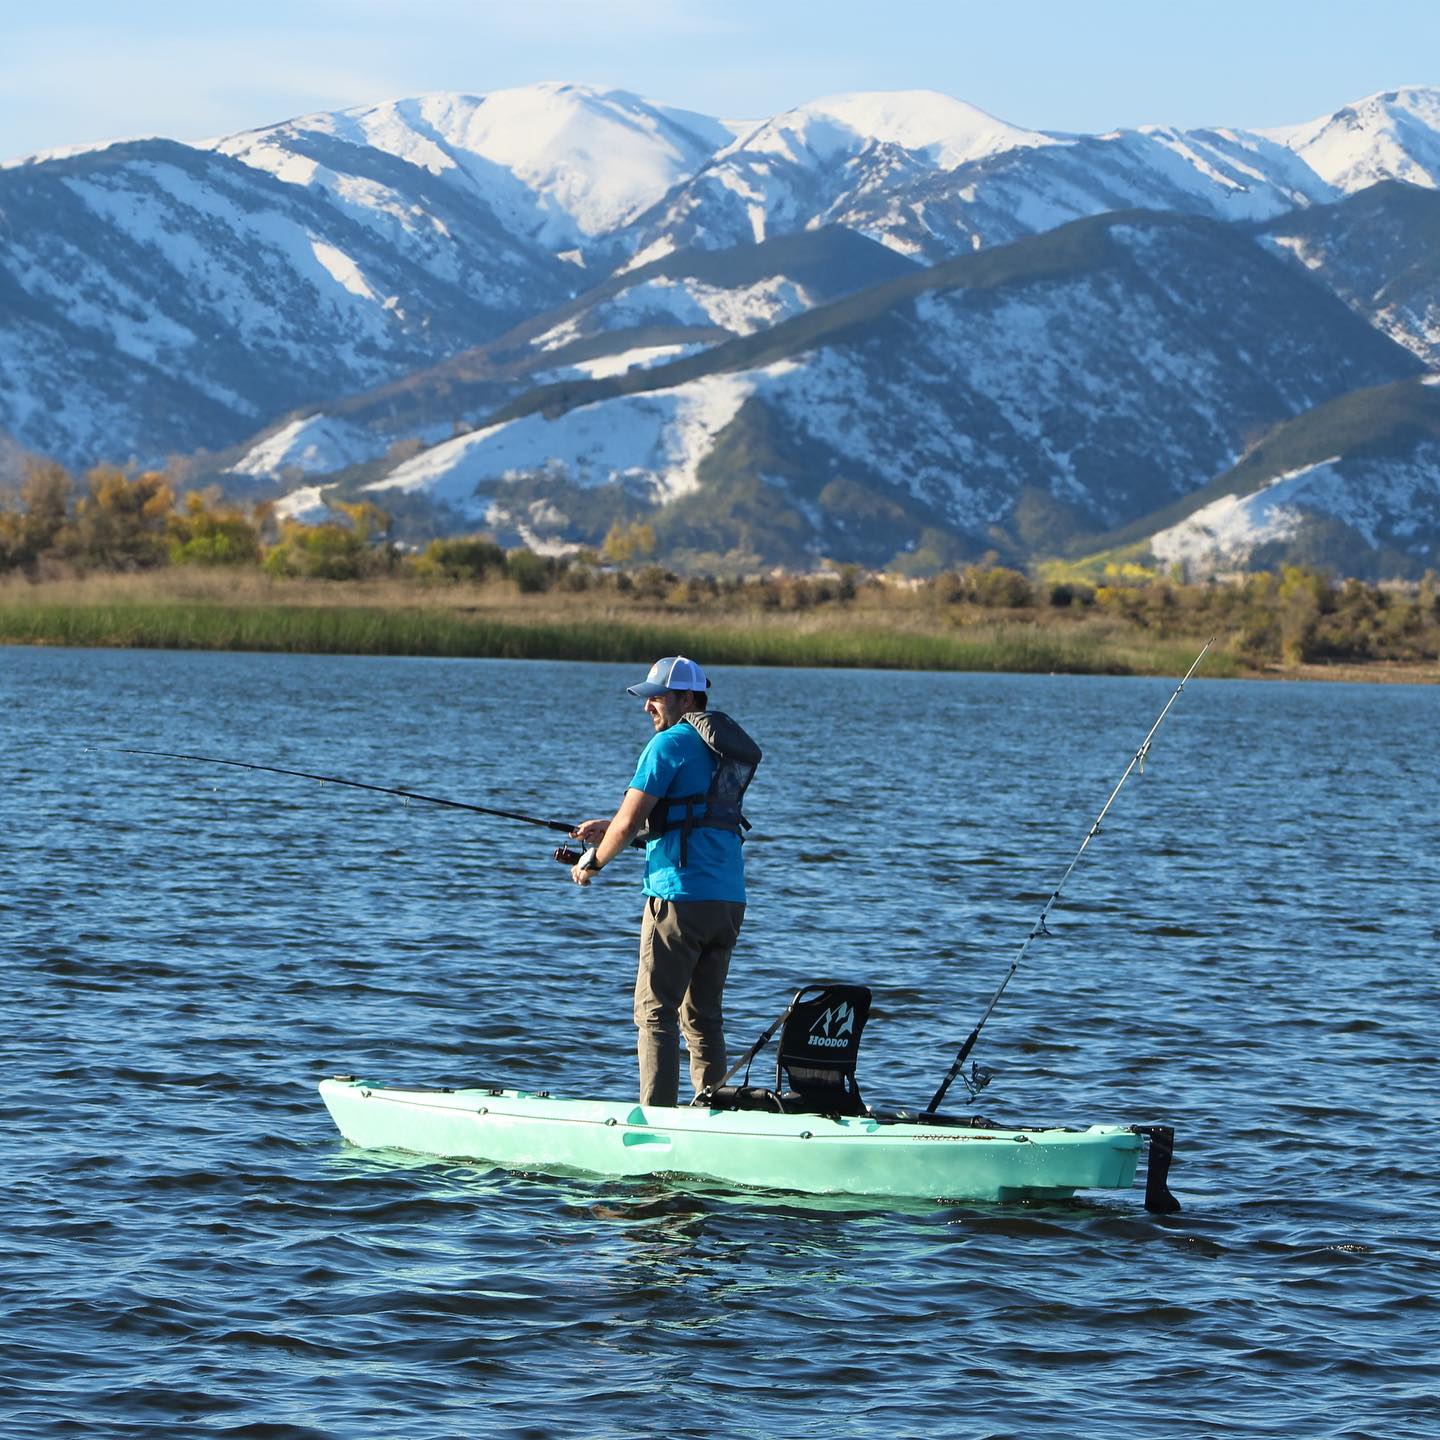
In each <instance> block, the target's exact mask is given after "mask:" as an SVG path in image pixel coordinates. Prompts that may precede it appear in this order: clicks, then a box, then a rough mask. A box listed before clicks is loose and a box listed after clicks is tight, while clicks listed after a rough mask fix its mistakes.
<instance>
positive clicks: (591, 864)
mask: <svg viewBox="0 0 1440 1440" xmlns="http://www.w3.org/2000/svg"><path fill="white" fill-rule="evenodd" d="M709 688H710V682H709V680H708V679H707V678H706V676H705V672H704V671H703V670H702V669H701V668H700V666H699V665H697V664H696V663H695V662H694V661H693V660H688V659H686V658H685V656H683V655H670V656H666V657H665V658H664V659H663V660H657V661H656V662H655V664H654V665H652V666H651V667H650V673H649V675H648V676H646V678H645V679H644V680H643V681H641V683H640V684H638V685H631V686H629V687H628V689H629V693H630V694H631V695H634V696H636V697H637V698H639V699H641V700H643V701H644V702H645V713H646V714H647V715H648V716H649V717H650V720H651V723H652V724H653V725H654V727H655V734H654V736H653V737H652V738H651V739H650V741H649V743H648V744H647V745H646V746H645V748H644V750H642V751H641V752H640V759H639V760H638V761H637V763H636V766H635V775H634V777H633V778H632V779H631V781H630V785H629V788H628V789H627V790H626V791H625V798H624V800H622V801H621V803H620V808H619V810H617V811H616V812H615V815H614V817H613V818H612V819H610V820H587V821H585V823H584V824H583V825H577V826H576V827H575V832H574V833H575V836H576V837H577V838H578V839H580V840H582V841H583V842H584V843H585V844H587V845H593V846H595V850H594V853H593V855H589V854H587V856H586V858H585V860H582V861H581V863H580V864H578V865H576V866H575V867H574V868H573V869H572V870H571V872H570V873H571V877H572V878H573V879H574V881H575V883H576V884H577V885H588V884H589V883H590V881H591V879H592V877H593V876H594V875H595V874H596V873H597V872H598V871H600V870H603V869H604V868H605V866H606V865H608V864H609V863H610V862H611V861H612V860H613V859H614V858H615V857H616V856H617V855H619V854H620V853H621V852H622V851H623V850H624V849H625V848H626V847H627V846H628V845H629V844H630V843H631V841H632V840H634V839H635V838H636V836H637V835H641V834H642V832H643V834H644V839H645V886H644V893H645V914H644V917H643V919H642V921H641V925H640V967H639V972H638V974H637V976H636V979H635V1024H636V1027H637V1029H638V1031H639V1035H638V1051H639V1059H640V1102H641V1104H644V1105H676V1104H678V1103H679V1091H680V1033H681V1031H684V1034H685V1044H686V1046H687V1048H688V1050H689V1052H690V1080H691V1083H692V1084H693V1085H694V1087H695V1090H696V1092H697V1093H698V1092H699V1091H700V1090H702V1089H704V1087H705V1086H706V1085H716V1084H719V1082H720V1081H721V1079H722V1078H723V1077H724V1074H725V1036H724V1033H723V1015H722V1011H721V997H722V995H723V992H724V989H725V976H726V973H727V971H728V970H729V967H730V952H731V950H732V949H733V948H734V946H735V940H736V937H737V936H738V935H739V933H740V926H741V923H742V921H743V920H744V918H745V861H744V857H743V855H742V853H741V842H740V832H741V828H742V826H744V825H745V824H746V822H745V821H744V820H743V818H742V817H741V815H740V797H741V795H742V794H743V793H744V789H745V786H746V785H748V784H749V781H750V777H751V775H753V774H754V771H755V766H756V764H758V763H759V759H760V752H759V750H758V749H757V748H756V747H755V746H754V742H753V741H751V740H750V738H749V737H748V736H747V735H745V733H744V731H743V730H741V729H740V727H739V726H738V725H736V724H735V722H734V721H732V720H730V719H729V718H728V717H727V716H724V715H719V714H713V713H711V714H707V713H706V691H707V690H708V689H709ZM682 722H684V723H682ZM746 747H748V750H747V748H746ZM752 752H753V753H752Z"/></svg>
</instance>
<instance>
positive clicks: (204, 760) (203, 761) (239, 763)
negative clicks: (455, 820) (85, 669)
mask: <svg viewBox="0 0 1440 1440" xmlns="http://www.w3.org/2000/svg"><path fill="white" fill-rule="evenodd" d="M118 753H119V754H121V755H151V756H155V757H158V758H159V759H163V760H191V761H194V762H195V763H196V764H200V765H233V766H235V767H236V769H239V770H263V771H265V772H267V773H268V774H271V775H293V776H296V777H298V778H299V779H301V780H318V781H319V782H320V783H321V784H322V785H348V786H350V787H351V788H352V789H354V790H375V791H378V792H379V793H380V794H381V795H399V796H400V797H401V798H402V799H405V800H423V801H424V802H425V803H426V804H427V805H444V806H447V807H448V808H450V809H451V810H470V811H473V812H474V813H475V814H477V815H498V816H499V817H500V818H501V819H502V820H519V821H520V822H521V823H522V824H525V825H543V826H544V827H545V829H547V830H558V831H559V832H560V833H561V834H562V835H570V834H572V833H573V832H574V830H575V827H574V826H573V825H568V824H566V822H565V821H563V820H542V819H540V818H539V817H538V816H535V815H522V814H521V813H520V812H519V811H518V810H494V809H492V808H491V807H490V806H488V805H471V804H468V803H467V802H466V801H464V800H447V799H445V798H444V797H443V796H441V795H423V794H421V793H420V791H418V790H400V789H396V788H394V787H392V786H390V785H372V784H370V783H369V782H368V781H366V780H347V779H345V778H344V777H343V776H340V775H317V774H314V773H313V772H312V771H309V770H287V769H285V768H284V767H283V766H281V765H256V764H254V763H252V762H251V761H249V760H222V759H220V758H219V757H218V756H215V755H187V754H184V753H182V752H180V751H176V750H139V749H133V748H124V747H121V748H120V749H119V751H118Z"/></svg>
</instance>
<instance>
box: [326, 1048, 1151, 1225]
mask: <svg viewBox="0 0 1440 1440" xmlns="http://www.w3.org/2000/svg"><path fill="white" fill-rule="evenodd" d="M320 1094H321V1096H322V1097H323V1098H324V1101H325V1104H326V1106H327V1108H328V1109H329V1111H330V1114H331V1116H332V1118H333V1119H334V1121H335V1124H336V1125H337V1126H338V1127H339V1129H340V1133H341V1134H342V1135H343V1136H344V1137H345V1139H346V1140H348V1141H350V1142H351V1144H354V1145H359V1146H362V1147H365V1148H367V1149H393V1150H408V1151H412V1152H415V1153H418V1154H422V1155H435V1156H442V1157H445V1158H450V1159H466V1160H479V1161H487V1162H489V1163H490V1164H492V1165H497V1166H501V1167H504V1168H506V1169H511V1170H534V1171H541V1172H547V1171H554V1170H563V1171H583V1172H588V1173H590V1174H594V1175H605V1176H643V1175H667V1174H669V1175H684V1176H693V1177H698V1178H703V1179H709V1180H717V1181H720V1182H722V1183H724V1184H728V1185H735V1186H742V1187H758V1188H762V1189H769V1190H787V1191H798V1192H801V1193H806V1194H813V1195H855V1196H874V1197H877V1198H885V1199H929V1200H977V1201H1015V1200H1051V1199H1064V1198H1068V1197H1070V1196H1073V1195H1074V1194H1075V1193H1076V1192H1077V1191H1081V1190H1126V1189H1129V1188H1130V1186H1131V1185H1132V1184H1133V1183H1134V1179H1135V1170H1136V1164H1137V1161H1138V1159H1139V1156H1140V1152H1141V1149H1142V1148H1143V1145H1144V1141H1145V1139H1146V1138H1149V1139H1150V1141H1151V1146H1152V1154H1151V1161H1150V1165H1149V1167H1148V1168H1149V1175H1148V1184H1147V1190H1146V1203H1147V1206H1149V1208H1151V1209H1159V1210H1170V1209H1174V1208H1178V1207H1177V1206H1176V1205H1175V1202H1174V1201H1173V1199H1171V1198H1170V1197H1169V1194H1168V1191H1165V1187H1164V1179H1165V1177H1164V1171H1165V1170H1168V1167H1169V1157H1170V1139H1171V1135H1172V1133H1173V1132H1171V1131H1169V1130H1168V1128H1166V1127H1143V1126H1142V1127H1135V1126H1129V1125H1091V1126H1090V1127H1089V1128H1088V1129H1084V1130H1067V1129H1026V1128H1024V1127H1018V1126H1017V1127H1014V1128H1011V1127H1004V1126H997V1125H994V1124H992V1123H991V1122H985V1121H973V1120H968V1119H958V1118H957V1119H951V1120H946V1119H942V1118H941V1117H928V1118H927V1119H926V1120H924V1121H923V1122H921V1121H919V1120H918V1118H916V1117H908V1118H906V1117H903V1115H898V1116H896V1117H885V1116H880V1115H874V1114H863V1115H849V1116H834V1117H832V1116H825V1115H814V1114H776V1113H771V1112H767V1111H762V1110H734V1109H707V1108H704V1107H701V1106H681V1107H678V1108H670V1107H657V1106H641V1105H638V1104H636V1103H635V1102H633V1101H619V1100H617V1101H605V1100H565V1099H558V1098H556V1097H553V1096H551V1095H549V1094H546V1093H544V1092H540V1093H530V1092H526V1091H522V1090H491V1089H462V1090H423V1089H396V1088H390V1087H387V1086H384V1085H376V1084H371V1083H370V1082H368V1081H364V1080H357V1079H353V1078H351V1077H348V1076H342V1077H337V1078H335V1079H331V1080H324V1081H322V1082H321V1084H320ZM1157 1182H1158V1188H1157ZM1152 1192H1154V1197H1153V1198H1156V1199H1157V1203H1155V1204H1152V1203H1151V1200H1152ZM1161 1192H1163V1200H1161V1199H1159V1197H1160V1195H1161ZM1165 1201H1168V1202H1169V1203H1168V1204H1166V1203H1164V1202H1165Z"/></svg>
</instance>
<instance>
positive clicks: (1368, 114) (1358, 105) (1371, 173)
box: [1265, 86, 1440, 195]
mask: <svg viewBox="0 0 1440 1440" xmlns="http://www.w3.org/2000/svg"><path fill="white" fill-rule="evenodd" d="M1265 133H1266V134H1267V135H1268V136H1269V138H1270V139H1272V140H1275V141H1277V142H1278V143H1279V144H1282V145H1284V146H1285V147H1286V148H1287V149H1289V150H1293V151H1294V152H1295V154H1296V155H1298V156H1299V157H1300V159H1302V160H1303V161H1304V162H1305V164H1306V165H1308V166H1309V167H1310V169H1311V170H1313V171H1314V172H1315V173H1316V174H1317V175H1318V176H1320V178H1321V179H1322V180H1324V181H1326V182H1327V183H1328V184H1330V185H1332V186H1334V188H1335V189H1336V190H1337V191H1340V192H1341V193H1343V194H1346V195H1350V194H1353V193H1354V192H1355V191H1357V190H1363V189H1365V187H1366V186H1368V185H1374V184H1376V183H1377V182H1378V181H1381V180H1405V181H1408V182H1409V183H1410V184H1412V185H1424V186H1427V187H1428V188H1430V189H1434V188H1436V186H1440V90H1437V89H1435V88H1434V87H1432V86H1410V87H1408V88H1406V89H1403V90H1387V91H1385V92H1383V93H1382V94H1377V95H1368V96H1366V98H1365V99H1364V100H1357V101H1356V102H1355V103H1354V104H1353V105H1346V106H1344V107H1342V108H1341V109H1339V110H1337V111H1336V112H1335V113H1334V114H1333V115H1325V116H1322V117H1321V118H1320V119H1318V120H1312V121H1310V122H1309V123H1308V124H1305V125H1295V126H1291V127H1288V128H1286V129H1281V130H1269V131H1266V132H1265Z"/></svg>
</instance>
